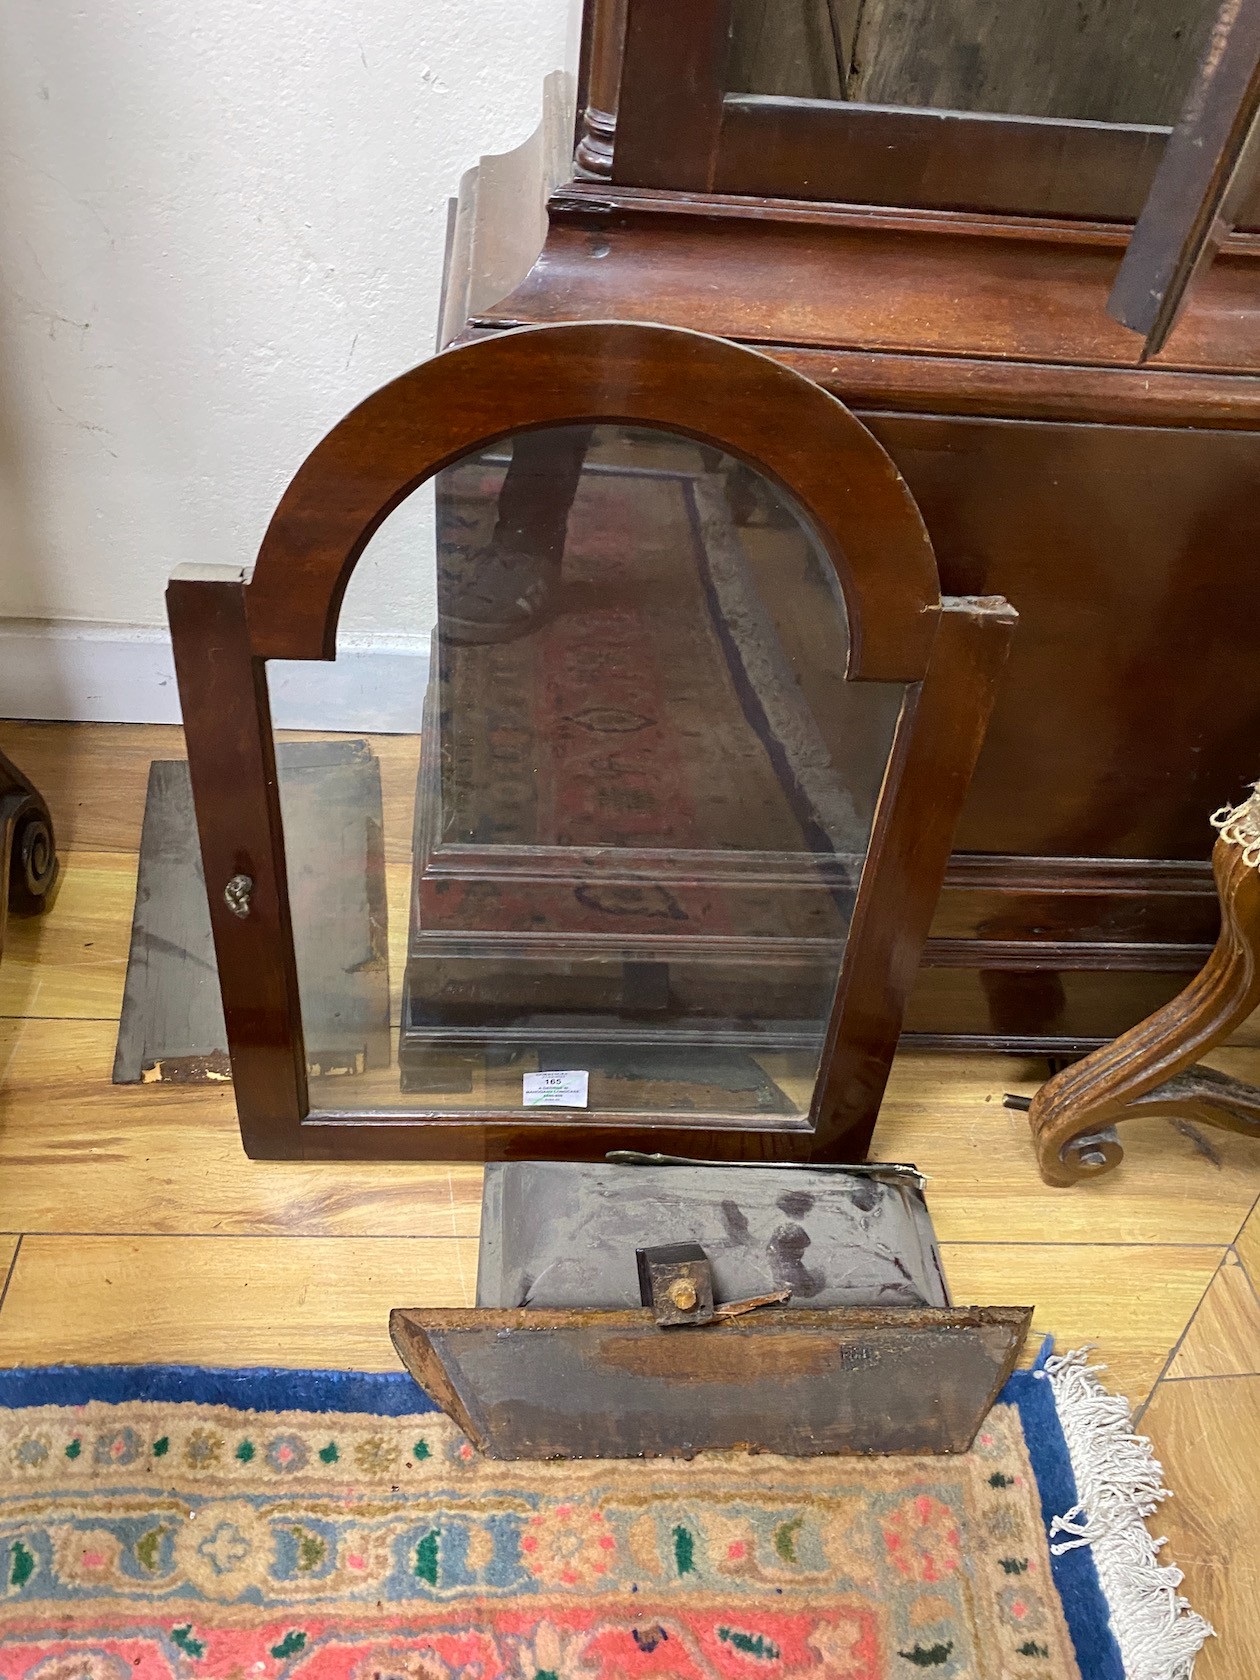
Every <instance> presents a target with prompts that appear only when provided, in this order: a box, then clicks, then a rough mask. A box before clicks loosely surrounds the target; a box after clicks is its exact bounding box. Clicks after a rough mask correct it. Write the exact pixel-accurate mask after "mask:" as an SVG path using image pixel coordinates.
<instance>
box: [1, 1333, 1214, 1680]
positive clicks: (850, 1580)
mask: <svg viewBox="0 0 1260 1680" xmlns="http://www.w3.org/2000/svg"><path fill="white" fill-rule="evenodd" d="M0 1406H2V1407H3V1408H5V1409H3V1410H0V1466H2V1467H3V1468H2V1469H0V1568H2V1569H3V1576H2V1578H0V1675H3V1676H5V1677H6V1680H7V1677H12V1680H16V1677H18V1676H21V1677H22V1680H36V1677H38V1680H126V1677H128V1676H130V1677H132V1680H159V1677H161V1680H170V1677H175V1676H178V1677H179V1680H194V1677H198V1676H205V1677H208V1680H252V1677H255V1676H257V1677H259V1680H280V1677H286V1680H287V1677H290V1676H292V1677H293V1680H298V1677H299V1676H300V1677H301V1680H508V1677H511V1680H579V1677H589V1680H640V1677H641V1680H692V1677H697V1680H698V1677H701V1676H703V1677H705V1680H718V1677H720V1680H755V1677H762V1676H764V1677H767V1680H780V1677H782V1680H786V1677H793V1680H795V1677H800V1680H806V1677H811V1680H824V1677H825V1680H894V1677H905V1680H910V1677H913V1676H931V1677H940V1680H964V1677H966V1680H1023V1677H1027V1680H1078V1677H1079V1680H1124V1677H1125V1676H1126V1675H1127V1676H1129V1677H1130V1680H1172V1677H1174V1676H1180V1675H1185V1674H1188V1673H1189V1670H1190V1667H1191V1666H1192V1663H1193V1655H1194V1652H1195V1650H1197V1648H1198V1646H1199V1644H1201V1642H1202V1640H1203V1638H1204V1637H1205V1635H1206V1633H1207V1632H1208V1631H1209V1630H1208V1629H1207V1628H1206V1627H1205V1625H1204V1624H1203V1623H1202V1622H1201V1621H1200V1620H1199V1618H1198V1617H1196V1616H1194V1615H1193V1614H1192V1613H1191V1612H1189V1611H1188V1610H1187V1608H1186V1607H1185V1605H1184V1603H1183V1601H1181V1600H1179V1599H1178V1598H1177V1596H1176V1586H1177V1584H1178V1583H1179V1581H1180V1579H1181V1577H1180V1575H1179V1574H1178V1572H1177V1571H1176V1570H1175V1569H1172V1568H1163V1569H1161V1568H1160V1567H1159V1565H1158V1564H1157V1563H1156V1561H1155V1551H1154V1547H1153V1545H1152V1544H1151V1542H1150V1539H1149V1537H1148V1536H1147V1534H1146V1530H1145V1529H1144V1528H1143V1526H1142V1524H1141V1522H1140V1520H1139V1515H1138V1513H1139V1512H1140V1511H1142V1510H1150V1509H1153V1508H1154V1504H1155V1501H1156V1499H1157V1498H1158V1497H1160V1493H1159V1476H1158V1466H1157V1465H1154V1464H1153V1461H1152V1460H1151V1458H1150V1453H1149V1448H1148V1447H1146V1445H1145V1443H1139V1442H1136V1441H1135V1440H1134V1437H1133V1436H1132V1434H1131V1432H1130V1428H1129V1421H1128V1412H1127V1409H1126V1408H1125V1406H1124V1403H1123V1402H1117V1401H1114V1400H1112V1399H1111V1398H1110V1397H1108V1396H1106V1395H1104V1394H1103V1392H1102V1390H1101V1389H1100V1388H1099V1386H1098V1384H1097V1382H1096V1380H1095V1379H1094V1377H1093V1376H1092V1374H1091V1373H1090V1372H1089V1371H1088V1369H1087V1368H1085V1366H1084V1361H1083V1359H1082V1358H1081V1357H1080V1356H1069V1357H1068V1358H1066V1359H1061V1360H1056V1359H1051V1360H1049V1361H1048V1362H1046V1359H1045V1354H1044V1352H1043V1359H1042V1364H1041V1367H1040V1369H1038V1370H1037V1371H1035V1372H1020V1373H1017V1374H1016V1375H1015V1376H1014V1377H1013V1378H1012V1379H1011V1381H1010V1382H1009V1383H1008V1385H1007V1387H1006V1388H1005V1389H1004V1390H1003V1392H1002V1395H1001V1397H1000V1399H999V1402H998V1404H997V1405H996V1406H995V1407H994V1409H993V1411H992V1413H991V1414H990V1416H989V1418H988V1420H987V1421H986V1423H985V1425H984V1427H983V1428H982V1430H981V1432H980V1436H979V1438H978V1440H977V1442H976V1445H975V1447H974V1449H973V1450H972V1452H970V1453H969V1454H967V1455H965V1456H962V1457H957V1458H919V1459H915V1458H902V1459H896V1458H889V1459H876V1460H859V1459H825V1460H819V1459H814V1460H788V1459H782V1458H776V1457H772V1456H770V1455H761V1456H757V1457H748V1456H739V1455H709V1456H705V1457H702V1458H700V1459H697V1460H696V1461H694V1462H693V1463H690V1464H687V1463H681V1462H675V1461H657V1462H654V1463H646V1464H645V1463H634V1464H624V1463H623V1464H617V1463H608V1462H588V1463H580V1464H536V1465H522V1464H511V1465H505V1464H496V1463H492V1462H489V1461H487V1460H483V1459H480V1458H479V1457H478V1456H477V1455H476V1454H475V1453H474V1452H473V1450H472V1448H471V1447H470V1446H469V1444H468V1443H467V1441H465V1440H464V1439H463V1438H462V1437H461V1435H460V1434H459V1432H458V1430H457V1429H456V1428H455V1427H454V1425H453V1424H451V1423H450V1422H449V1421H448V1420H447V1419H446V1418H445V1417H444V1416H443V1415H442V1414H441V1413H439V1412H436V1411H434V1410H432V1409H431V1408H430V1407H429V1406H428V1405H427V1403H426V1401H425V1398H424V1396H423V1395H422V1394H420V1393H419V1391H418V1390H417V1389H416V1388H415V1387H414V1386H413V1385H412V1383H411V1382H410V1379H408V1378H406V1377H405V1376H403V1375H402V1374H401V1373H400V1374H399V1375H398V1376H392V1375H390V1376H357V1375H353V1374H350V1373H344V1372H343V1373H337V1372H332V1373H313V1372H297V1371H211V1370H191V1369H185V1368H180V1367H169V1368H157V1367H141V1368H136V1367H95V1368H83V1369H73V1368H58V1369H50V1370H29V1371H7V1372H2V1373H0ZM1082 1503H1083V1505H1084V1509H1082ZM1064 1536H1066V1538H1064Z"/></svg>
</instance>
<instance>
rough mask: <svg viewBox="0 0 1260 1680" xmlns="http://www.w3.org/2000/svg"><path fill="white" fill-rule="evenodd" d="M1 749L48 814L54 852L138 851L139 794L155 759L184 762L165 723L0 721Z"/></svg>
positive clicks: (177, 732)
mask: <svg viewBox="0 0 1260 1680" xmlns="http://www.w3.org/2000/svg"><path fill="white" fill-rule="evenodd" d="M0 749H3V751H5V752H6V753H8V755H9V757H10V758H11V759H12V760H13V762H14V763H15V764H16V765H17V766H18V767H19V769H21V770H22V772H23V773H24V774H25V775H27V776H29V777H30V779H31V781H33V782H34V783H35V786H36V787H37V788H38V789H39V791H40V792H41V793H42V794H43V796H44V798H45V799H46V800H47V802H48V808H49V810H50V811H51V812H52V819H53V827H54V828H55V830H56V834H57V846H58V849H59V850H62V851H69V850H74V849H79V848H81V849H83V850H85V851H99V852H137V851H139V849H140V824H141V820H142V819H143V817H144V790H145V786H146V784H147V783H148V779H149V765H150V763H151V761H152V760H153V759H155V758H183V757H184V732H183V730H182V729H180V728H178V727H176V726H174V725H170V724H147V723H144V724H136V723H93V724H82V723H19V722H13V721H11V720H0Z"/></svg>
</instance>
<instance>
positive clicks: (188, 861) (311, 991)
mask: <svg viewBox="0 0 1260 1680" xmlns="http://www.w3.org/2000/svg"><path fill="white" fill-rule="evenodd" d="M276 761H277V765H278V768H279V772H280V788H281V798H282V803H283V807H284V819H285V837H286V845H287V852H288V865H289V886H290V892H291V895H292V901H293V919H294V944H295V946H296V950H297V959H298V973H299V977H300V982H301V985H302V1003H303V1018H304V1020H303V1024H304V1028H305V1034H306V1050H307V1063H308V1066H309V1068H310V1071H311V1073H312V1074H314V1075H318V1074H325V1075H328V1076H330V1077H331V1076H333V1075H335V1074H336V1073H337V1072H339V1071H344V1072H355V1071H358V1072H361V1071H363V1070H364V1069H365V1068H372V1067H386V1066H388V1065H389V1057H390V1048H389V963H388V945H387V926H388V924H387V908H386V900H385V861H384V851H383V837H382V808H381V777H380V765H379V763H378V761H377V759H376V758H375V756H374V755H373V753H372V752H371V750H370V748H369V747H368V746H367V743H366V742H364V741H359V740H348V741H290V742H284V743H282V744H281V745H280V746H279V747H278V748H277V750H276ZM230 1077H231V1068H230V1065H229V1061H228V1054H227V1035H226V1031H225V1029H224V1023H223V1005H222V1002H221V1000H220V996H219V976H218V970H217V968H216V966H215V960H214V944H213V940H212V938H211V934H210V915H209V910H208V907H207V904H206V889H205V881H204V877H203V875H202V868H201V850H200V847H199V845H198V842H197V826H196V822H195V820H194V816H193V805H192V790H191V787H190V785H189V780H188V766H187V764H186V763H185V762H184V761H183V760H160V759H159V760H155V761H154V763H153V764H152V765H151V767H150V771H149V787H148V796H147V799H146V803H145V812H144V832H143V834H142V836H141V841H140V875H139V880H138V882H137V887H136V909H135V918H134V920H133V923H132V929H131V952H130V955H129V957H128V960H127V980H126V986H125V989H124V992H123V1008H122V1019H121V1021H120V1023H119V1028H118V1048H117V1052H116V1054H115V1057H114V1074H113V1078H114V1083H115V1084H116V1085H130V1084H138V1083H142V1082H143V1083H162V1082H166V1083H179V1084H189V1083H193V1084H197V1083H202V1082H207V1081H213V1080H223V1079H228V1078H230Z"/></svg>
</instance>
